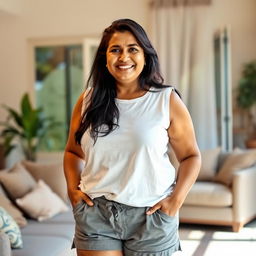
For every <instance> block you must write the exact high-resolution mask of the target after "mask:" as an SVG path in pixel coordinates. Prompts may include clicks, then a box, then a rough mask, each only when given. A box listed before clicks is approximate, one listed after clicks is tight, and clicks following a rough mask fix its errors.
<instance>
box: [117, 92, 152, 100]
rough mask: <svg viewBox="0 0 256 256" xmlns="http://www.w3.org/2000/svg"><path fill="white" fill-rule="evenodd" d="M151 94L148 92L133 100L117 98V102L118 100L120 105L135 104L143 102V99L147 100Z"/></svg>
mask: <svg viewBox="0 0 256 256" xmlns="http://www.w3.org/2000/svg"><path fill="white" fill-rule="evenodd" d="M149 94H150V91H147V92H146V93H145V94H144V95H142V96H140V97H137V98H133V99H118V98H115V100H116V101H117V102H118V103H134V102H137V101H141V100H143V99H144V98H146V97H147V96H148V95H149Z"/></svg>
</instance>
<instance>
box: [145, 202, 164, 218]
mask: <svg viewBox="0 0 256 256" xmlns="http://www.w3.org/2000/svg"><path fill="white" fill-rule="evenodd" d="M160 208H161V204H159V203H158V204H156V205H154V206H152V207H151V208H150V209H149V210H148V211H147V212H146V214H147V215H151V214H153V213H154V212H156V211H157V210H158V209H160Z"/></svg>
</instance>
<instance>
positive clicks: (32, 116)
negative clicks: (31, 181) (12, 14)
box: [0, 93, 58, 161]
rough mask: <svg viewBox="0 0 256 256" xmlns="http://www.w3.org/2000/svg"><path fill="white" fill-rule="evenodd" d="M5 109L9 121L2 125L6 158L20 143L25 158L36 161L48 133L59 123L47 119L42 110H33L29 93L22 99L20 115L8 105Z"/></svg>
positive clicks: (1, 135)
mask: <svg viewBox="0 0 256 256" xmlns="http://www.w3.org/2000/svg"><path fill="white" fill-rule="evenodd" d="M3 108H4V109H5V110H6V111H7V112H8V116H7V120H6V121H5V122H1V123H0V125H1V126H2V127H3V129H2V131H1V133H0V138H1V140H2V145H3V147H4V154H5V156H7V155H8V154H9V153H10V152H11V151H12V150H13V149H14V148H15V147H16V145H17V142H19V144H20V145H21V148H22V150H23V152H24V155H25V158H26V159H27V160H31V161H35V160H36V152H37V150H38V148H39V146H40V144H41V143H42V140H43V139H44V138H45V137H46V135H47V131H48V130H49V129H50V128H52V127H53V126H55V125H58V123H57V122H55V121H54V120H53V119H52V118H51V117H45V116H44V113H43V109H42V108H33V107H32V105H31V102H30V99H29V96H28V94H27V93H25V94H24V96H23V97H22V99H21V104H20V113H19V112H17V111H16V110H14V109H13V108H10V107H8V106H6V105H3ZM15 141H16V143H15Z"/></svg>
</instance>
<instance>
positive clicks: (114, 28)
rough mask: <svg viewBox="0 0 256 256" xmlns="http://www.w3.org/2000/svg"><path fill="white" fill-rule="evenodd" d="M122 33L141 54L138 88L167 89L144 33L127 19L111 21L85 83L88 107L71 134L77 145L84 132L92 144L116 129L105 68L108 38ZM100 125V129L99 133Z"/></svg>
mask: <svg viewBox="0 0 256 256" xmlns="http://www.w3.org/2000/svg"><path fill="white" fill-rule="evenodd" d="M125 31H129V32H130V33H132V34H133V36H134V37H135V38H136V40H137V42H138V44H139V45H140V47H141V48H142V49H143V51H144V56H145V63H146V65H145V66H144V69H143V70H142V72H141V74H140V76H139V86H140V88H141V89H142V90H145V91H150V89H148V88H150V87H152V88H158V89H162V88H165V87H169V86H166V85H163V81H164V80H163V78H162V76H161V74H160V67H159V61H158V56H157V53H156V51H155V49H154V48H153V46H152V44H151V43H150V41H149V39H148V36H147V34H146V32H145V31H144V29H143V28H142V27H141V26H140V25H139V24H138V23H136V22H135V21H133V20H130V19H119V20H116V21H114V22H113V23H112V24H111V26H109V27H107V28H106V29H105V30H104V32H103V35H102V39H101V42H100V44H99V47H98V49H97V52H96V55H95V59H94V62H93V65H92V68H91V72H90V75H89V78H88V81H87V87H89V86H90V87H92V88H93V90H92V92H91V93H90V94H88V97H90V99H89V101H88V102H89V104H88V106H87V107H86V109H85V111H84V113H83V116H82V119H81V123H80V126H79V128H78V130H77V131H76V133H75V140H76V142H77V143H78V144H80V143H81V138H82V136H83V134H84V132H85V131H86V130H87V129H90V135H91V137H92V138H93V139H94V143H95V142H96V140H97V138H98V136H106V135H108V134H109V133H111V132H112V131H113V130H115V129H116V128H117V127H118V120H119V111H118V108H117V106H116V103H115V98H116V96H117V93H116V82H115V79H114V78H113V76H112V75H111V74H110V73H109V71H108V69H107V67H106V63H107V62H106V51H107V48H108V44H109V41H110V39H111V37H112V35H113V34H114V33H115V32H125ZM103 125H104V129H102V128H103Z"/></svg>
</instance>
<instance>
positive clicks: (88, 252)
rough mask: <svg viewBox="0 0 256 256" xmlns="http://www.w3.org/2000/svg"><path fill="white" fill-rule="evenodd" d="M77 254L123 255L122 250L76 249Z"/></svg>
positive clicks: (98, 255) (84, 255) (87, 255)
mask: <svg viewBox="0 0 256 256" xmlns="http://www.w3.org/2000/svg"><path fill="white" fill-rule="evenodd" d="M77 256H123V252H122V251H89V250H77Z"/></svg>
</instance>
